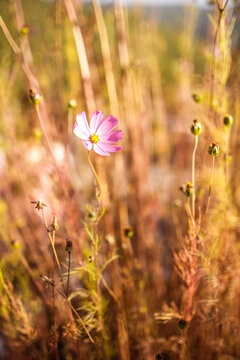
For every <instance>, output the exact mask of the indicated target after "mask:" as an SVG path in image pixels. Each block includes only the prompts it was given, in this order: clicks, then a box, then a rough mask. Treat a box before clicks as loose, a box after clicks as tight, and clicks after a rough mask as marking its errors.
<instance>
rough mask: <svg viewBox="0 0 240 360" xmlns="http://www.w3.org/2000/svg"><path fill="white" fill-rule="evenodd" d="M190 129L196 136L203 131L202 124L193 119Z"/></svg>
mask: <svg viewBox="0 0 240 360" xmlns="http://www.w3.org/2000/svg"><path fill="white" fill-rule="evenodd" d="M190 130H191V133H192V134H193V135H195V136H198V135H199V134H201V132H202V131H203V127H202V124H201V123H200V122H199V121H198V120H196V119H194V120H193V123H192V124H191V126H190Z"/></svg>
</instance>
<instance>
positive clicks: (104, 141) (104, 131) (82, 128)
mask: <svg viewBox="0 0 240 360" xmlns="http://www.w3.org/2000/svg"><path fill="white" fill-rule="evenodd" d="M117 124H118V119H116V118H115V117H113V116H112V115H108V116H107V117H106V118H105V119H103V113H102V112H101V111H95V112H94V113H93V114H92V116H91V119H90V127H89V125H88V122H87V118H86V114H85V111H83V112H82V113H81V114H78V115H77V117H76V123H75V125H74V130H73V132H74V134H75V135H76V136H77V137H79V138H80V139H81V140H82V142H83V145H84V146H85V148H86V149H87V150H88V151H90V150H91V149H92V148H93V150H94V151H95V152H96V153H97V154H99V155H104V156H109V155H110V154H109V153H112V152H117V151H119V150H121V149H122V147H121V146H115V145H111V144H114V143H116V142H117V141H119V140H121V139H122V137H123V132H122V130H115V131H112V130H113V129H114V128H115V127H116V126H117Z"/></svg>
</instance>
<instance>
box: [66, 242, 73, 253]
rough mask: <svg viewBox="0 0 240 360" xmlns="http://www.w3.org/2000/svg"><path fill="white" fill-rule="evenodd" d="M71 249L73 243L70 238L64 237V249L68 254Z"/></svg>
mask: <svg viewBox="0 0 240 360" xmlns="http://www.w3.org/2000/svg"><path fill="white" fill-rule="evenodd" d="M72 249H73V243H72V241H71V240H69V239H68V238H67V239H66V247H65V251H66V252H67V253H69V254H70V252H72Z"/></svg>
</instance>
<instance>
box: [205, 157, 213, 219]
mask: <svg viewBox="0 0 240 360" xmlns="http://www.w3.org/2000/svg"><path fill="white" fill-rule="evenodd" d="M214 164H215V156H213V157H212V168H211V174H210V179H209V187H208V199H207V206H206V210H205V213H204V216H205V215H206V214H207V212H208V208H209V204H210V200H211V190H212V178H213V172H214Z"/></svg>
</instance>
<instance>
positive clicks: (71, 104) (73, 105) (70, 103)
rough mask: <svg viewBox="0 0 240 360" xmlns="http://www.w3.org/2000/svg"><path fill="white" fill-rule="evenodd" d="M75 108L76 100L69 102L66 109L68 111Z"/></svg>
mask: <svg viewBox="0 0 240 360" xmlns="http://www.w3.org/2000/svg"><path fill="white" fill-rule="evenodd" d="M76 107H77V102H76V100H75V99H71V100H69V102H68V108H69V109H76Z"/></svg>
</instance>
